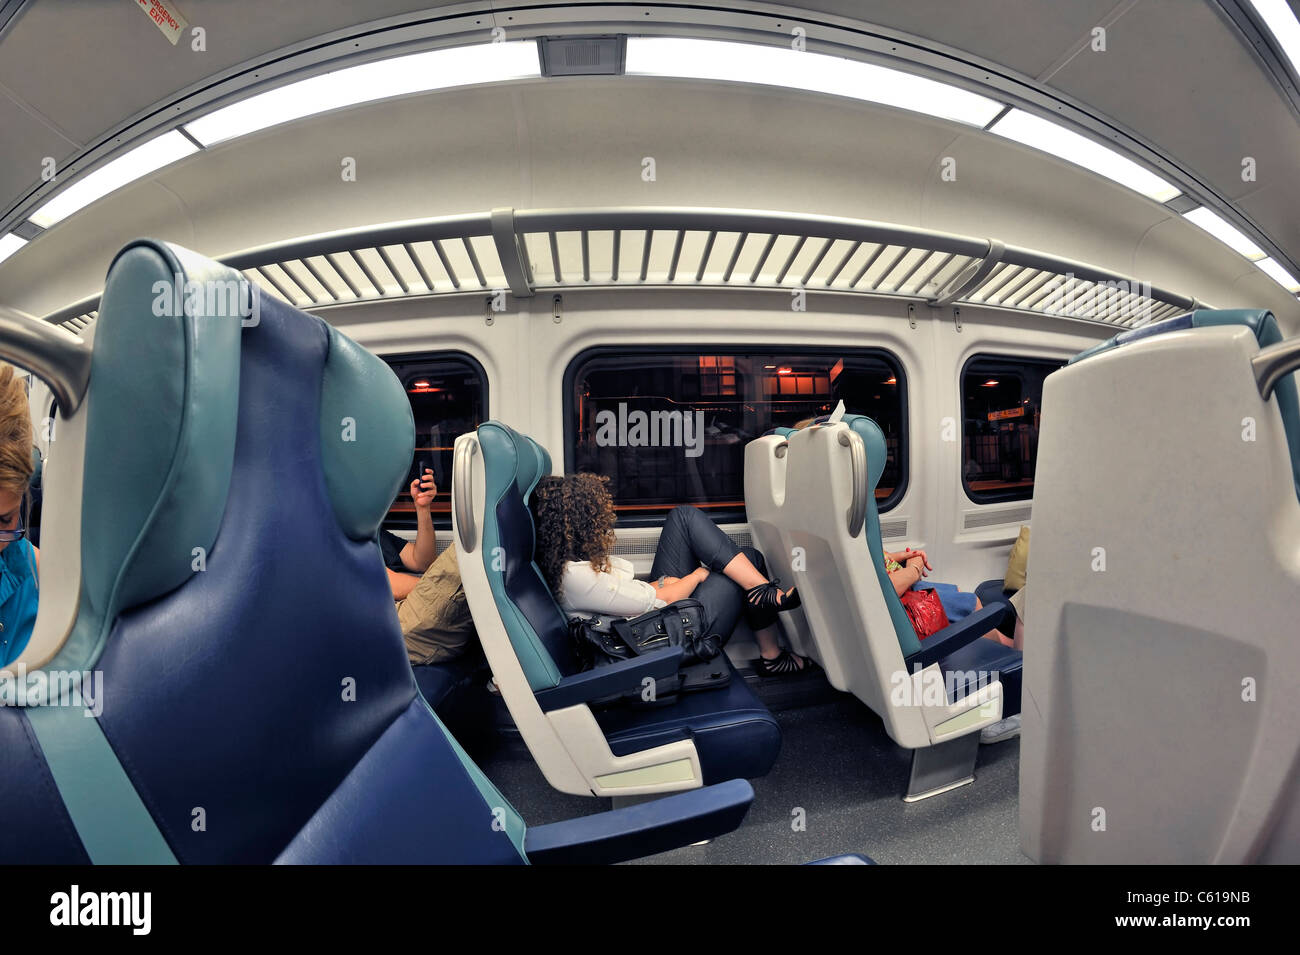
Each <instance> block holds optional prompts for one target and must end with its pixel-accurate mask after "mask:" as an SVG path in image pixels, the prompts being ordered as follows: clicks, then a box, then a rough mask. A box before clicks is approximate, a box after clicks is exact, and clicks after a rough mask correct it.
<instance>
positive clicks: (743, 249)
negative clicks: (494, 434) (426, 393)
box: [48, 208, 1197, 329]
mask: <svg viewBox="0 0 1300 955" xmlns="http://www.w3.org/2000/svg"><path fill="white" fill-rule="evenodd" d="M224 261H225V262H226V263H227V264H229V265H230V266H232V267H233V268H236V269H239V270H241V271H242V272H243V274H244V275H245V276H246V277H248V278H249V280H250V281H253V282H255V283H257V284H258V285H259V286H261V287H262V288H263V289H264V290H265V291H266V292H267V293H268V294H271V295H275V296H276V297H278V298H281V299H283V300H284V301H286V302H290V303H292V304H293V305H295V306H298V307H300V308H307V309H315V308H329V307H332V306H339V305H348V304H351V303H354V302H368V301H378V300H387V299H395V298H403V297H408V296H419V295H445V294H453V293H464V292H481V291H484V290H496V289H509V290H511V291H512V292H513V293H514V294H516V295H527V294H530V293H536V292H540V291H543V290H546V291H550V290H551V289H561V288H571V287H583V286H586V287H595V286H605V287H615V288H627V287H636V286H654V287H663V286H669V287H695V288H700V287H705V288H749V289H770V290H777V289H781V290H786V291H794V290H795V289H801V288H802V289H807V290H809V291H810V292H818V291H821V292H827V291H829V292H834V293H847V294H858V295H869V296H878V297H879V296H883V297H895V298H897V297H902V298H907V299H909V300H913V301H919V302H923V303H928V304H939V303H944V304H946V303H953V304H960V303H966V304H972V305H981V306H988V307H992V308H999V309H1010V310H1014V311H1017V312H1021V313H1030V314H1038V315H1042V316H1045V317H1053V318H1061V319H1075V320H1081V321H1088V322H1096V323H1102V324H1106V325H1112V326H1118V327H1125V328H1131V327H1135V326H1136V325H1140V324H1143V323H1145V322H1148V321H1155V320H1159V319H1160V318H1166V317H1169V316H1171V315H1176V314H1178V313H1180V312H1184V311H1187V310H1189V309H1191V308H1193V307H1195V306H1196V304H1197V303H1195V302H1194V300H1193V299H1190V298H1187V297H1185V296H1180V295H1177V294H1174V293H1171V292H1167V291H1165V290H1161V289H1156V288H1152V287H1151V286H1150V285H1148V284H1143V283H1138V282H1136V281H1134V280H1132V279H1129V278H1125V277H1124V276H1120V275H1115V274H1111V273H1107V272H1105V271H1104V270H1100V269H1097V268H1095V267H1093V266H1090V265H1085V264H1083V263H1076V262H1072V261H1070V260H1067V259H1061V258H1057V257H1054V256H1050V255H1046V254H1044V253H1040V252H1035V251H1033V250H1028V249H1019V248H1014V247H1008V246H1004V245H1003V244H1002V243H1000V242H995V241H993V240H989V239H976V238H969V237H963V236H956V235H950V234H946V233H939V232H931V231H928V230H924V229H914V228H910V227H903V226H893V225H887V224H884V223H875V222H865V221H860V220H852V219H839V218H833V217H829V216H805V215H795V214H788V213H779V212H756V211H750V210H740V209H674V208H640V209H637V208H629V209H564V210H526V211H521V210H514V209H496V210H493V211H492V212H490V213H476V214H472V215H464V216H452V217H447V218H442V219H426V220H415V221H411V222H399V223H390V224H385V225H380V226H374V227H369V228H363V229H354V230H349V231H346V232H335V233H328V234H324V235H319V236H311V237H306V238H302V239H294V240H292V241H289V242H282V243H276V244H272V245H268V246H264V247H262V248H259V249H254V250H251V251H248V252H241V253H238V254H236V255H232V256H228V257H226V258H225V260H224ZM97 306H98V301H97V299H90V300H87V301H83V302H80V303H78V304H77V305H74V306H69V307H68V308H66V309H63V310H61V311H60V312H57V313H55V314H54V315H51V316H48V320H49V321H53V322H57V323H60V324H63V325H64V326H65V327H68V328H70V329H80V328H84V327H86V326H87V325H89V324H90V322H92V321H93V320H94V319H93V310H94V309H95V308H96V307H97Z"/></svg>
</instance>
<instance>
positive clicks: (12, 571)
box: [0, 365, 40, 667]
mask: <svg viewBox="0 0 1300 955" xmlns="http://www.w3.org/2000/svg"><path fill="white" fill-rule="evenodd" d="M34 470H35V467H34V466H33V463H32V419H31V413H30V412H29V411H28V407H27V386H26V384H25V383H24V382H23V380H22V378H20V377H18V375H17V373H16V372H15V370H14V367H13V366H12V365H0V667H3V666H6V665H8V664H10V663H12V662H13V661H14V660H16V659H18V657H19V655H20V654H21V653H22V652H23V650H24V649H26V647H27V641H28V639H29V638H30V637H31V635H32V627H33V626H34V625H35V623H36V601H37V592H38V587H37V572H38V570H39V561H40V553H39V551H37V549H36V548H35V547H33V546H32V543H31V541H29V540H26V535H27V521H26V514H25V513H24V505H25V503H26V495H27V486H28V484H30V483H31V480H32V473H33V471H34Z"/></svg>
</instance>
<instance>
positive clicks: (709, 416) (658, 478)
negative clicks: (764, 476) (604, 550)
mask: <svg viewBox="0 0 1300 955" xmlns="http://www.w3.org/2000/svg"><path fill="white" fill-rule="evenodd" d="M565 390H566V397H565V405H566V408H565V412H566V420H565V470H566V471H567V472H568V473H574V472H578V471H591V472H595V473H597V474H605V475H608V476H609V478H610V489H611V491H612V492H613V495H614V502H615V505H616V506H617V508H618V511H619V514H620V516H621V518H622V520H623V521H624V522H625V523H636V521H637V519H638V518H644V519H646V520H645V522H646V523H651V522H652V519H656V518H658V517H661V516H662V515H663V514H665V513H666V512H667V511H668V510H669V509H670V508H672V507H673V506H675V505H677V504H695V505H697V506H699V507H701V508H703V509H705V510H706V511H708V512H709V513H710V514H711V515H713V516H714V517H715V518H717V519H719V520H743V515H744V496H745V445H746V444H747V443H748V442H749V441H751V440H753V439H754V438H757V437H760V436H762V435H763V434H765V433H766V432H767V431H769V430H770V429H771V428H774V427H790V426H793V425H796V424H798V423H800V422H803V421H807V420H811V419H812V418H815V417H817V416H818V415H824V414H827V413H829V412H831V411H833V410H834V409H835V405H836V403H837V402H839V401H840V400H841V399H843V401H844V404H845V407H846V408H847V410H848V411H849V412H850V413H855V414H864V415H868V416H870V417H871V418H874V419H875V421H876V422H877V423H878V424H879V425H880V427H881V429H882V430H883V431H884V432H885V440H886V442H887V445H888V451H889V457H888V459H887V462H886V465H885V471H884V474H883V475H882V477H881V481H880V485H879V487H878V488H877V491H876V497H877V500H878V502H879V504H880V507H881V509H882V510H884V509H887V508H888V507H890V506H892V505H893V504H894V503H895V502H896V501H897V500H898V499H899V498H900V497H902V494H903V490H904V487H905V482H906V472H905V468H904V463H903V462H904V461H905V460H906V438H905V434H904V429H903V422H904V420H905V411H904V402H905V400H906V399H905V391H906V382H905V381H904V379H903V372H902V369H901V367H900V366H899V365H898V363H897V361H896V360H895V359H894V358H893V357H892V356H890V355H888V354H887V353H885V352H882V351H875V350H857V351H852V352H838V351H834V352H832V351H817V352H812V351H800V350H790V351H770V352H760V351H746V352H743V353H737V352H735V351H730V350H722V349H719V350H709V351H703V352H701V351H690V352H685V351H682V352H674V351H667V350H662V349H660V350H654V351H632V352H629V351H626V350H619V351H617V352H616V351H614V350H611V349H595V350H592V351H589V352H586V353H584V354H582V355H579V356H578V357H577V358H576V359H574V361H573V362H572V364H570V366H569V369H568V372H567V374H566V376H565Z"/></svg>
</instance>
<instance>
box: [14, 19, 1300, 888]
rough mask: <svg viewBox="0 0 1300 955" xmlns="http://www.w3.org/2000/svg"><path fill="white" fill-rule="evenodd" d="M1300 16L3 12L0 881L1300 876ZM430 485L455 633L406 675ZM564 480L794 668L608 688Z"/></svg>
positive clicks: (720, 661)
mask: <svg viewBox="0 0 1300 955" xmlns="http://www.w3.org/2000/svg"><path fill="white" fill-rule="evenodd" d="M1296 13H1297V6H1296V4H1295V3H1294V2H1286V0H1276V2H1270V0H1194V2H1188V0H1076V2H1072V3H1070V4H1059V3H1047V2H1039V0H1010V2H1000V3H996V4H994V3H951V2H939V0H919V2H918V0H872V2H870V3H858V2H850V0H801V2H793V0H791V2H785V3H779V4H776V3H763V2H748V0H722V2H709V3H704V2H694V0H685V2H674V3H671V4H669V3H656V2H651V3H610V4H601V5H598V6H593V5H585V4H578V3H572V2H566V0H534V2H530V3H527V4H523V3H519V4H515V3H511V2H509V0H504V2H503V0H496V2H491V3H488V2H483V0H461V2H434V0H421V2H415V0H373V2H370V3H367V4H364V5H359V4H352V3H346V2H342V0H322V2H316V3H313V4H311V5H310V6H309V7H308V6H307V5H297V4H262V3H257V2H254V0H225V2H222V3H205V2H198V0H168V2H163V0H149V2H145V0H141V2H140V3H138V4H137V3H130V2H125V0H124V2H120V3H111V4H110V3H105V4H102V5H97V6H96V7H95V9H94V11H93V13H92V12H89V11H87V12H83V13H81V14H79V16H80V17H82V20H81V22H79V23H78V24H77V25H76V26H75V28H74V27H73V26H72V25H70V24H69V8H68V6H67V5H64V4H60V3H58V2H47V0H37V2H30V0H28V2H22V0H6V2H0V128H2V129H3V130H4V136H3V142H2V143H0V150H2V151H3V153H4V161H3V162H0V356H2V357H3V358H4V359H5V360H7V361H11V362H13V363H14V364H16V365H17V366H19V367H20V368H22V369H23V370H24V373H29V379H30V390H29V404H30V413H31V420H32V425H33V429H34V432H35V433H36V435H37V439H36V442H35V443H36V445H37V447H36V453H37V464H38V467H37V470H36V476H35V479H34V481H33V483H32V491H31V495H30V504H31V509H30V513H29V515H28V518H27V536H28V539H29V540H30V541H31V542H32V543H33V544H36V545H38V546H39V548H40V578H39V582H40V603H39V613H38V616H37V617H36V620H35V624H34V628H33V629H32V631H31V637H30V640H29V642H28V643H27V644H26V648H25V649H24V650H23V651H22V652H21V654H20V655H18V656H17V657H16V658H15V659H14V660H12V661H11V662H10V663H9V664H8V667H9V669H8V670H7V671H4V672H5V673H9V674H10V676H8V677H5V675H4V673H0V681H5V680H7V683H5V684H0V685H4V688H5V693H6V694H7V695H6V696H5V698H4V703H5V704H6V705H4V706H0V737H3V739H2V740H0V766H2V767H3V769H2V770H0V810H2V811H3V815H4V817H5V819H6V820H17V822H15V823H14V824H13V825H9V824H8V823H6V824H5V826H4V827H3V828H0V861H3V862H5V863H13V862H37V863H44V862H71V863H86V862H95V863H117V862H194V863H225V862H254V863H272V862H302V863H347V862H380V863H389V862H437V863H518V862H532V863H546V862H569V863H572V862H583V863H588V862H589V863H595V862H645V863H673V864H714V863H788V864H802V863H809V862H814V861H827V862H844V863H862V862H874V863H877V864H898V863H903V864H915V863H945V864H946V863H993V864H1016V865H1019V864H1031V863H1151V862H1161V863H1268V862H1292V863H1294V862H1296V861H1300V733H1298V732H1297V729H1298V728H1300V704H1297V702H1296V699H1297V696H1296V694H1295V692H1294V690H1295V688H1296V686H1297V683H1298V682H1300V644H1297V642H1296V640H1295V635H1296V628H1295V622H1294V620H1295V617H1294V611H1293V608H1294V607H1295V604H1296V598H1297V595H1298V594H1300V401H1298V400H1297V390H1296V376H1295V370H1296V368H1297V367H1300V301H1297V294H1298V293H1300V280H1297V278H1296V276H1297V275H1300V224H1298V223H1300V218H1298V217H1297V216H1296V215H1295V214H1294V213H1295V210H1296V209H1297V208H1300V180H1298V179H1297V177H1296V176H1295V175H1294V174H1293V170H1294V169H1295V166H1296V163H1297V162H1300V92H1298V90H1300V73H1298V72H1297V70H1298V69H1300V21H1297V18H1296ZM151 21H152V22H151ZM86 23H93V39H91V38H88V36H87V34H86V27H85V24H86ZM254 24H255V25H256V29H253V28H252V26H253V25H254ZM52 63H57V64H59V67H58V71H59V76H60V79H59V81H57V82H55V81H52V80H51V78H50V77H51V67H50V64H52ZM427 470H431V471H432V472H433V477H434V479H435V481H436V484H437V493H436V495H435V496H434V498H433V503H432V518H433V526H434V528H435V531H436V545H437V553H438V554H439V555H442V554H443V553H444V551H446V549H447V548H455V554H456V559H457V562H458V565H459V575H460V580H461V582H462V587H463V593H462V594H460V596H459V597H458V599H463V600H464V602H465V605H466V606H467V609H468V612H469V613H470V614H471V615H472V618H473V624H474V630H475V631H476V634H477V637H476V640H475V641H474V642H473V644H472V645H471V646H470V647H469V648H468V649H467V650H466V652H464V653H463V654H462V655H460V656H458V657H457V658H456V659H454V660H448V661H435V662H429V663H420V664H415V665H412V663H411V661H410V660H409V659H408V656H407V654H406V652H405V647H404V646H403V643H402V639H401V634H402V630H401V628H400V626H399V623H398V620H397V618H396V617H395V616H394V611H393V609H392V608H393V607H394V599H393V594H392V593H390V591H389V589H388V583H387V581H386V579H385V576H384V573H383V568H384V564H383V561H382V560H381V557H380V554H379V552H378V548H377V547H376V546H375V543H376V539H377V535H381V534H382V533H384V532H387V533H391V534H395V535H397V537H398V538H401V539H402V540H404V541H415V540H416V539H417V527H418V515H417V504H416V500H415V497H414V496H413V493H412V482H413V481H416V480H418V479H419V477H420V476H422V475H424V474H425V473H426V471H427ZM577 473H595V474H599V475H603V476H604V477H605V478H607V486H608V489H609V492H610V495H611V496H612V498H613V502H614V507H615V512H616V514H617V524H616V526H615V535H616V541H615V543H614V545H613V547H612V554H613V556H615V557H617V558H621V559H623V560H626V561H628V562H629V563H630V564H631V566H632V568H633V571H634V573H635V574H636V575H637V576H638V578H640V579H642V580H647V579H650V578H651V568H652V565H653V564H654V561H655V556H656V548H657V546H658V544H659V541H660V536H661V533H662V532H663V528H664V524H665V521H666V520H668V516H669V514H670V513H672V512H673V509H674V508H678V507H680V506H683V505H689V506H692V507H694V508H698V509H699V510H700V511H702V512H703V513H704V514H705V515H706V516H707V517H708V518H709V519H710V520H711V521H712V522H713V523H714V524H716V525H717V526H718V527H720V528H721V529H722V530H723V531H724V532H725V534H726V535H727V537H728V538H729V539H730V540H731V541H732V542H733V543H734V544H735V545H738V546H741V547H753V548H755V549H757V550H758V551H759V552H760V553H761V554H762V555H763V556H764V558H765V560H766V563H767V568H768V571H769V573H770V575H771V576H773V577H775V578H777V579H779V581H780V583H781V585H782V586H783V587H797V588H798V593H799V595H800V597H801V606H800V607H798V608H796V609H793V610H791V611H789V612H783V613H781V614H779V617H778V620H779V635H780V641H781V644H782V646H784V647H788V648H790V649H791V650H792V651H793V652H794V653H795V654H799V655H802V656H804V657H806V658H808V660H810V661H811V663H810V665H808V666H807V667H806V668H805V669H803V670H801V671H800V672H798V673H794V674H785V675H772V674H768V673H766V672H765V670H764V668H763V667H762V666H761V665H760V664H761V661H760V660H759V655H760V644H759V643H758V642H757V639H756V637H755V635H754V633H753V632H752V630H751V628H750V627H749V626H747V625H746V624H745V623H744V622H743V621H742V622H741V623H740V624H739V625H738V626H737V627H736V629H735V631H734V633H732V634H731V635H730V638H729V639H728V640H727V641H726V644H725V647H724V649H723V653H722V654H721V655H720V656H718V657H716V658H713V660H712V662H711V664H710V666H711V668H712V677H713V678H714V683H712V684H710V685H708V686H706V687H703V688H700V689H694V688H691V689H689V690H687V689H683V690H682V691H681V692H677V691H676V690H672V691H670V692H668V693H667V694H666V696H665V697H664V698H663V699H659V698H657V695H656V694H651V695H650V697H649V698H647V696H646V694H645V692H644V690H645V688H646V686H647V685H653V686H654V687H655V688H656V693H657V688H658V687H660V686H665V685H668V684H667V683H665V682H664V681H675V680H677V679H678V676H677V674H678V667H679V664H680V663H681V660H682V654H681V653H680V652H679V651H677V650H662V651H656V652H654V653H650V654H647V655H641V656H633V657H632V658H630V659H627V660H624V661H622V662H619V663H616V664H613V665H611V666H602V667H595V668H590V667H584V665H583V663H582V661H581V660H580V659H579V658H578V657H576V656H575V651H574V647H573V645H572V640H573V636H572V634H571V632H570V630H569V628H568V620H567V619H566V616H565V614H564V612H563V611H561V609H560V605H559V604H558V603H557V600H558V599H559V595H558V594H556V593H555V592H553V589H552V588H548V586H547V583H546V581H545V579H544V578H543V576H542V574H541V572H540V571H539V570H538V569H537V565H536V563H535V547H536V546H537V542H536V536H537V528H536V527H535V524H534V521H533V518H532V512H531V511H530V506H532V504H533V503H534V501H533V498H534V496H535V492H536V488H537V485H538V482H539V481H541V480H542V479H544V478H545V477H547V476H548V475H564V474H577ZM1031 528H1032V535H1031V532H1030V529H1031ZM908 549H922V550H924V551H925V554H926V555H927V559H928V561H929V563H930V564H932V566H933V570H932V571H931V572H930V575H931V577H932V579H933V580H934V581H941V582H944V583H948V584H952V585H955V586H956V587H957V588H959V589H960V590H961V591H963V592H965V593H969V594H977V595H978V597H979V609H976V610H974V611H973V612H972V613H970V614H969V616H966V617H965V618H963V619H958V620H955V621H951V622H949V621H948V620H947V618H945V624H946V626H945V627H943V628H941V629H939V630H938V631H937V632H935V633H932V634H931V635H930V636H927V637H925V638H924V639H922V638H919V637H918V636H917V633H916V631H915V630H914V628H913V624H912V622H911V619H910V618H909V616H908V614H907V610H906V608H905V606H904V602H903V600H902V599H901V595H900V593H899V592H896V590H895V588H894V587H893V585H892V582H891V578H890V576H889V569H888V566H887V564H886V562H885V558H884V556H883V555H884V554H885V553H886V552H891V553H896V552H903V551H905V550H908ZM1027 555H1028V556H1027ZM1027 581H1032V585H1027ZM1017 592H1020V593H1022V595H1024V597H1027V599H1024V597H1022V602H1021V603H1018V604H1014V605H1013V603H1012V602H1011V598H1012V597H1013V596H1014V595H1015V594H1016V593H1017ZM1017 624H1019V629H1020V631H1021V636H1020V637H1019V638H1018V639H1015V640H1013V639H1012V634H1013V633H1015V632H1016V631H1017ZM995 629H996V630H998V631H999V632H1001V633H1002V634H1003V635H1004V636H1005V637H1006V638H1007V639H1006V640H1005V641H999V640H995V639H986V637H985V635H986V633H987V632H988V631H992V630H995ZM1013 643H1014V644H1016V645H1014V646H1013ZM13 674H19V675H18V676H13ZM647 681H648V684H647ZM656 681H658V682H656ZM19 684H21V685H19ZM673 686H676V684H675V683H674V684H673ZM15 687H17V688H16V689H15ZM638 692H640V693H641V698H640V699H628V696H629V695H631V696H632V697H635V696H636V695H637V693H638ZM74 697H75V698H76V705H74V704H73V702H72V699H73V698H74ZM615 697H619V699H617V700H615V701H614V702H611V699H613V698H615ZM91 716H93V717H94V718H89V719H88V718H87V717H91Z"/></svg>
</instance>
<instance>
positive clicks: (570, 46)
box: [537, 36, 627, 76]
mask: <svg viewBox="0 0 1300 955" xmlns="http://www.w3.org/2000/svg"><path fill="white" fill-rule="evenodd" d="M537 45H538V49H539V52H540V53H541V56H542V75H543V76H617V75H619V74H620V73H622V72H623V61H624V56H625V55H626V53H627V37H623V36H548V37H542V38H541V39H540V40H538V41H537Z"/></svg>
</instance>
